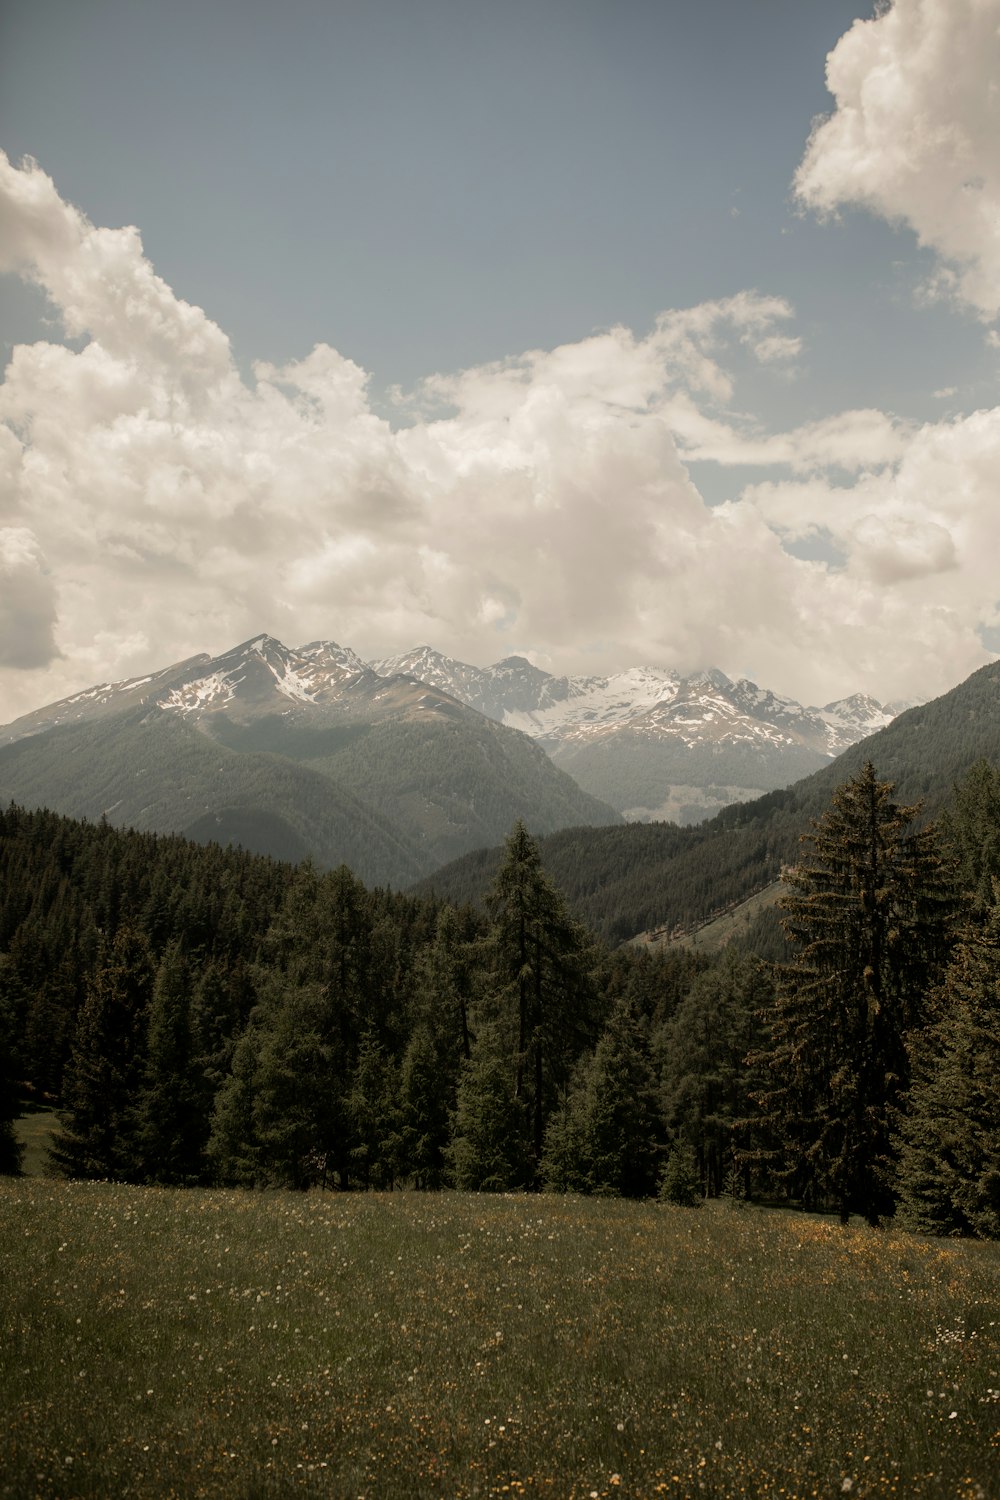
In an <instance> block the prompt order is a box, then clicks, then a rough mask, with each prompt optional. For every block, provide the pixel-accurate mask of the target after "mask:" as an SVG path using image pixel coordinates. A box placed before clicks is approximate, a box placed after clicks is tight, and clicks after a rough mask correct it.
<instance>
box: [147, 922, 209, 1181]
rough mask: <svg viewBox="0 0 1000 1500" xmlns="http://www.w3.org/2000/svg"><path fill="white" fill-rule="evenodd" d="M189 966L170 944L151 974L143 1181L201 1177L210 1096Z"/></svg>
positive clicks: (180, 952)
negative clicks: (199, 1060)
mask: <svg viewBox="0 0 1000 1500" xmlns="http://www.w3.org/2000/svg"><path fill="white" fill-rule="evenodd" d="M192 987H193V976H192V970H191V965H190V963H189V962H188V960H187V958H186V956H185V954H184V953H183V951H182V949H181V945H180V943H179V942H174V943H172V944H171V945H170V947H169V948H168V949H167V952H166V953H165V954H164V956H163V959H162V961H161V963H160V966H159V969H158V970H157V974H156V981H155V984H154V987H153V999H152V1005H151V1007H150V1013H149V1036H148V1042H147V1048H146V1069H145V1086H144V1088H143V1090H142V1093H141V1095H140V1098H139V1100H138V1104H137V1110H136V1114H137V1121H138V1146H139V1155H140V1161H141V1171H142V1177H143V1180H144V1181H146V1182H162V1183H168V1184H174V1185H177V1186H182V1185H188V1186H190V1185H192V1184H194V1183H196V1182H198V1181H200V1180H201V1176H202V1171H203V1165H204V1162H203V1156H204V1149H205V1145H206V1142H207V1139H208V1115H209V1109H210V1105H211V1096H210V1094H209V1091H208V1085H207V1083H206V1080H205V1078H204V1076H203V1075H202V1073H201V1072H200V1070H199V1069H198V1068H197V1067H196V1066H195V1062H194V1041H193V1037H192V1029H191V992H192Z"/></svg>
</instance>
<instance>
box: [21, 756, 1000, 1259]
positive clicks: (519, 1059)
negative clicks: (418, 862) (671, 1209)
mask: <svg viewBox="0 0 1000 1500" xmlns="http://www.w3.org/2000/svg"><path fill="white" fill-rule="evenodd" d="M803 847H804V850H805V852H804V854H803V857H802V859H801V860H800V861H799V863H798V864H797V865H796V866H795V867H794V868H793V869H792V870H791V871H789V873H788V875H787V878H786V881H785V894H784V896H783V898H782V908H783V913H784V917H785V922H786V925H787V927H788V931H789V935H790V939H791V947H790V949H789V950H788V953H787V954H786V955H785V956H784V957H783V959H782V961H780V962H778V963H777V964H774V963H763V962H761V960H760V959H759V958H758V957H756V956H754V955H753V954H752V953H746V952H744V953H742V954H736V953H733V952H728V953H725V954H723V955H722V957H721V958H716V959H715V960H712V961H710V960H709V959H708V958H707V957H706V956H704V955H699V954H696V953H692V952H686V951H684V950H677V951H674V952H671V953H669V954H667V955H663V956H657V955H650V954H649V953H648V952H640V951H637V950H634V949H631V948H619V949H617V950H614V951H611V950H608V949H606V948H604V947H602V946H601V945H600V944H599V943H598V942H597V941H596V940H595V939H594V938H593V937H591V936H590V935H589V934H588V932H587V931H586V930H585V929H584V928H583V927H581V926H580V925H579V924H578V923H577V922H576V920H575V919H574V918H573V917H572V916H571V915H570V912H569V910H568V907H567V905H566V903H565V901H564V899H563V897H562V895H561V894H560V892H559V890H558V888H557V887H556V885H555V884H554V883H553V882H552V880H551V878H550V876H549V875H548V873H547V872H546V871H545V870H544V869H543V867H542V863H541V859H540V855H539V850H538V846H537V844H536V843H535V841H534V840H533V839H532V838H531V836H530V835H529V833H528V832H527V830H526V829H525V828H524V826H523V824H520V823H518V824H517V825H515V828H514V829H513V831H512V833H511V835H510V836H509V838H508V840H507V842H506V845H505V848H504V853H503V859H502V861H501V863H500V866H499V869H498V870H497V872H496V875H495V877H494V880H493V883H492V886H491V889H490V892H489V895H488V898H487V901H486V910H485V912H482V913H480V912H477V911H475V910H474V909H472V908H469V907H466V908H456V907H454V906H450V905H445V904H443V903H440V902H435V901H433V900H431V899H428V898H418V897H414V896H404V895H398V894H393V893H391V892H388V891H385V890H369V889H367V888H366V887H365V886H364V885H363V884H362V883H361V882H360V881H359V880H358V879H357V878H356V877H355V876H354V875H353V874H352V873H351V872H350V871H349V870H348V869H347V868H346V867H344V866H342V867H340V868H338V869H336V870H334V871H331V872H327V873H323V872H320V871H318V870H317V869H316V868H315V867H313V866H312V865H310V864H308V863H307V864H303V865H299V866H292V865H288V864H279V863H276V862H274V861H271V860H268V859H262V858H259V857H255V856H250V855H246V854H242V853H234V852H232V851H223V850H221V849H219V848H217V847H209V848H207V849H206V848H201V847H199V846H197V845H194V844H190V843H186V842H184V841H183V840H180V839H176V838H167V839H163V838H157V837H154V836H152V835H143V834H136V833H128V832H123V831H120V830H116V829H112V828H110V827H108V826H107V825H105V824H98V825H92V824H87V823H75V822H71V821H70V820H67V819H63V818H59V817H56V816H54V815H53V814H50V813H31V812H24V811H22V810H19V809H17V808H15V807H11V808H9V809H8V811H7V812H5V813H4V814H3V815H2V818H0V877H2V892H3V897H2V905H0V1038H2V1039H3V1048H2V1055H0V1075H2V1076H0V1099H2V1100H3V1101H5V1104H4V1109H3V1111H2V1112H0V1166H2V1167H3V1168H4V1169H5V1170H16V1168H17V1165H18V1150H17V1145H16V1140H15V1137H14V1135H13V1132H12V1120H13V1117H14V1115H15V1114H16V1112H17V1110H18V1109H19V1108H32V1107H37V1106H38V1105H39V1104H41V1105H49V1106H56V1107H57V1108H58V1109H59V1113H60V1121H61V1125H60V1129H59V1131H58V1134H57V1136H56V1139H55V1145H54V1164H55V1166H56V1167H57V1168H58V1169H59V1170H61V1171H63V1172H65V1173H67V1174H69V1175H70V1176H80V1177H108V1178H112V1179H115V1180H120V1181H132V1182H162V1183H171V1184H176V1185H184V1184H196V1183H221V1184H223V1185H244V1186H250V1185H261V1184H267V1183H276V1184H281V1185H284V1186H288V1187H294V1188H301V1189H305V1188H308V1187H310V1186H324V1187H336V1188H338V1189H340V1190H346V1189H348V1188H358V1187H360V1188H382V1189H385V1188H392V1187H394V1186H397V1185H399V1186H402V1185H408V1186H411V1187H416V1188H423V1189H431V1188H438V1187H442V1186H446V1185H449V1184H452V1185H455V1186H457V1187H460V1188H466V1189H474V1190H478V1191H483V1190H508V1189H510V1190H513V1189H528V1188H536V1189H537V1188H541V1187H546V1188H549V1189H551V1190H556V1191H565V1190H573V1191H578V1192H584V1193H593V1192H600V1193H616V1194H622V1195H624V1196H632V1197H643V1196H650V1195H652V1194H655V1193H656V1192H657V1191H659V1192H660V1193H661V1194H662V1195H664V1196H666V1197H668V1198H671V1199H672V1200H673V1201H676V1202H692V1203H695V1202H697V1201H700V1198H701V1196H702V1195H704V1194H706V1193H707V1194H718V1193H720V1192H722V1191H726V1192H728V1193H730V1194H733V1195H736V1196H754V1197H760V1196H765V1197H769V1198H778V1199H790V1200H791V1201H796V1202H801V1203H806V1204H810V1205H812V1206H816V1207H824V1206H825V1207H831V1208H835V1209H837V1210H838V1211H839V1212H840V1214H841V1216H842V1217H847V1216H849V1215H850V1214H851V1213H861V1214H863V1215H865V1217H867V1218H869V1219H870V1220H871V1221H872V1222H875V1221H876V1220H877V1219H880V1218H882V1217H884V1216H885V1215H886V1214H888V1213H891V1212H892V1211H893V1210H894V1209H895V1208H896V1207H901V1208H902V1210H903V1212H904V1213H905V1214H906V1215H908V1218H909V1221H912V1222H913V1223H914V1224H916V1225H917V1226H918V1227H921V1228H925V1229H931V1230H934V1231H935V1232H942V1233H954V1232H960V1233H973V1234H990V1235H992V1234H996V1233H998V1232H1000V1191H998V1186H997V1185H998V1184H1000V1158H998V1157H997V1149H996V1141H997V1139H1000V1135H998V1127H1000V1117H998V1106H997V1103H996V1093H995V1074H996V1069H997V1068H998V1067H1000V1015H998V1012H997V1009H996V975H997V972H998V968H1000V963H998V949H1000V929H998V925H997V923H998V918H997V908H996V906H995V904H994V903H995V898H996V886H995V885H994V878H995V877H996V876H997V875H1000V772H998V771H996V770H995V769H994V768H993V767H992V766H990V765H989V764H988V763H987V762H980V763H979V764H978V765H977V766H976V767H975V768H974V769H973V771H972V772H971V773H970V775H969V776H968V777H967V778H965V779H964V781H963V782H962V784H961V786H960V787H959V789H958V793H957V795H956V798H955V800H954V803H953V806H952V807H951V808H950V809H949V811H948V813H947V817H946V820H945V824H944V830H943V832H941V833H939V832H937V831H936V830H934V829H932V828H928V827H926V826H924V825H923V824H921V822H920V821H919V820H918V819H917V817H916V809H915V807H913V806H907V805H905V804H901V803H900V802H898V801H897V800H896V799H895V796H894V793H893V788H892V787H891V785H890V784H888V783H886V782H884V781H881V780H880V779H879V778H878V776H877V774H876V772H875V770H874V768H873V767H872V766H871V765H870V764H866V765H865V766H863V767H862V768H861V770H860V771H859V772H858V774H857V775H856V776H854V777H852V778H851V779H850V780H849V781H848V782H846V783H845V784H843V785H841V786H840V787H838V788H837V789H836V790H835V792H834V795H833V797H832V799H831V802H830V805H829V806H828V807H827V808H826V809H825V810H824V811H823V812H822V814H821V816H820V818H819V820H818V821H817V822H816V823H815V825H814V827H813V830H812V832H811V834H810V836H809V838H808V840H807V841H806V844H805V845H804V846H803Z"/></svg>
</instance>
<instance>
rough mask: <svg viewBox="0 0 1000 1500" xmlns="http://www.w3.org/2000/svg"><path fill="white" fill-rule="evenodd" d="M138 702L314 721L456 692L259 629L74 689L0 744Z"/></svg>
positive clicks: (422, 702) (423, 705) (378, 713)
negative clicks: (213, 651)
mask: <svg viewBox="0 0 1000 1500" xmlns="http://www.w3.org/2000/svg"><path fill="white" fill-rule="evenodd" d="M143 705H145V706H147V707H149V708H151V709H152V708H158V709H164V710H167V711H168V712H171V713H176V714H179V715H181V716H184V717H187V718H192V719H208V718H210V717H211V716H213V715H224V716H225V717H227V718H228V719H231V720H234V721H235V722H238V723H245V722H247V721H250V720H253V719H259V718H262V717H266V716H268V715H280V716H282V717H288V716H296V717H305V718H309V719H313V720H319V719H323V718H330V717H335V718H342V717H344V716H348V717H351V718H364V719H380V718H386V717H389V716H391V715H394V714H400V713H403V712H406V711H409V712H412V713H419V712H421V711H425V712H426V711H436V712H444V713H447V712H449V711H450V710H451V709H452V708H453V706H454V699H453V695H451V694H444V693H442V692H441V691H440V690H435V689H433V688H431V687H429V686H428V685H426V684H423V683H417V682H414V681H413V680H412V679H411V678H396V679H385V678H383V677H381V676H380V675H379V674H378V673H377V672H375V671H373V670H372V668H371V667H370V666H368V665H367V664H366V663H365V662H363V661H362V660H361V658H360V657H359V656H357V655H356V654H355V653H354V652H353V651H352V650H350V648H349V647H346V646H339V645H337V643H336V642H335V641H312V642H310V643H309V645H307V646H300V647H298V648H297V649H292V648H290V647H288V646H285V645H283V644H282V642H281V641H278V640H275V638H274V637H273V636H269V635H258V636H254V637H253V638H252V639H251V640H249V641H243V642H242V643H241V644H240V645H239V646H234V647H233V648H232V649H231V650H230V651H226V652H224V653H223V654H222V655H221V656H215V657H212V656H209V655H207V654H201V655H199V656H193V657H190V658H189V659H188V660H187V661H183V662H177V663H175V665H173V666H171V667H165V668H164V669H163V670H162V671H159V672H155V673H152V674H151V675H149V676H147V677H133V678H129V679H127V680H126V681H124V682H112V683H102V684H100V685H99V686H97V687H93V688H88V689H87V690H86V691H85V692H82V693H74V694H73V695H72V697H69V698H63V699H61V700H60V701H59V702H58V703H53V704H51V705H49V706H48V707H47V708H41V709H38V710H36V711H35V712H34V713H31V714H26V715H24V716H23V717H22V718H20V719H16V720H15V721H14V723H12V724H8V725H7V726H6V727H5V728H3V729H0V744H2V743H9V742H11V741H14V740H18V739H23V738H24V737H25V736H26V735H31V734H38V733H40V732H41V731H43V730H46V729H52V728H55V727H57V726H59V725H68V724H74V723H85V722H88V721H90V720H93V719H97V718H103V717H106V716H108V715H111V714H115V713H120V712H122V711H124V710H125V709H129V708H137V707H140V706H143Z"/></svg>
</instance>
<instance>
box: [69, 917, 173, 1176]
mask: <svg viewBox="0 0 1000 1500" xmlns="http://www.w3.org/2000/svg"><path fill="white" fill-rule="evenodd" d="M152 988H153V966H152V961H151V959H150V955H149V948H148V946H147V944H146V941H145V938H144V937H143V936H142V934H141V933H139V932H137V931H135V929H133V928H131V927H127V926H126V927H122V928H121V929H120V930H119V932H118V934H117V936H116V937H115V940H114V942H113V943H112V944H111V945H110V946H108V945H107V944H106V945H105V948H104V953H103V955H102V958H101V959H100V961H99V962H98V965H97V968H96V969H95V971H94V973H93V974H92V976H91V979H90V983H89V985H88V987H87V994H86V998H85V1000H84V1003H83V1007H82V1009H81V1011H80V1015H79V1018H78V1021H77V1027H76V1035H75V1037H74V1041H73V1050H72V1053H71V1056H70V1062H69V1066H68V1070H67V1078H66V1083H65V1088H64V1104H65V1113H64V1115H63V1128H62V1131H61V1132H60V1134H59V1135H58V1136H57V1137H56V1140H55V1143H54V1145H53V1156H54V1157H55V1159H56V1161H57V1162H58V1163H59V1165H60V1166H61V1167H62V1169H63V1171H65V1172H66V1173H67V1175H69V1176H71V1177H110V1178H112V1179H115V1180H117V1181H134V1180H136V1179H137V1177H138V1176H139V1175H140V1172H141V1160H140V1148H139V1140H138V1119H137V1114H136V1101H137V1098H138V1096H139V1093H140V1090H141V1088H142V1084H143V1076H144V1068H145V1061H146V1027H147V1019H148V1013H149V1003H150V998H151V994H152Z"/></svg>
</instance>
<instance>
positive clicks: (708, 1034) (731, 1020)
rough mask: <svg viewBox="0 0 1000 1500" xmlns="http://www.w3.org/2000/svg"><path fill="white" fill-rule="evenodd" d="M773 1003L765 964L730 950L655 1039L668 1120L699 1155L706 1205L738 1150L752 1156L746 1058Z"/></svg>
mask: <svg viewBox="0 0 1000 1500" xmlns="http://www.w3.org/2000/svg"><path fill="white" fill-rule="evenodd" d="M770 996H771V985H770V982H769V980H768V978H767V976H766V973H765V971H764V970H763V967H762V965H761V964H760V963H758V962H757V961H756V960H755V959H746V958H740V957H739V956H738V955H737V954H735V953H733V952H732V951H727V952H726V953H725V954H724V955H723V956H722V958H721V959H720V960H719V962H718V963H717V964H716V965H715V966H714V968H712V969H709V970H708V971H707V972H706V973H703V974H700V975H699V976H698V977H697V978H696V979H695V980H694V983H693V984H692V985H691V988H690V990H689V991H688V994H687V995H686V996H685V998H684V999H683V1000H682V1001H681V1003H680V1005H679V1006H678V1008H677V1010H676V1011H675V1012H674V1015H673V1016H672V1017H671V1019H670V1020H669V1021H668V1022H667V1024H666V1025H665V1026H663V1027H662V1028H660V1030H659V1032H658V1033H657V1035H656V1038H655V1045H654V1053H655V1054H657V1055H658V1057H659V1059H660V1066H659V1072H660V1080H661V1086H662V1090H663V1103H664V1111H665V1114H666V1117H667V1121H668V1123H669V1125H670V1127H671V1129H672V1130H673V1131H674V1132H675V1133H677V1134H678V1135H680V1136H681V1137H683V1139H684V1141H685V1142H687V1143H688V1144H689V1145H690V1146H691V1147H692V1148H693V1149H694V1151H695V1153H696V1159H697V1162H698V1174H699V1180H700V1181H702V1182H703V1183H704V1194H705V1196H706V1197H709V1198H714V1197H716V1196H717V1195H718V1194H719V1193H721V1192H722V1190H723V1187H724V1185H725V1183H726V1181H727V1179H728V1178H729V1176H730V1173H731V1172H732V1170H733V1167H734V1161H735V1156H736V1153H737V1150H738V1149H739V1151H740V1154H741V1156H745V1153H746V1152H747V1149H748V1145H749V1141H748V1139H747V1132H746V1129H745V1127H744V1122H745V1121H746V1120H747V1117H748V1116H749V1115H750V1114H752V1112H753V1106H752V1100H751V1090H752V1088H753V1074H752V1073H751V1070H750V1068H749V1067H748V1066H747V1061H746V1059H747V1056H748V1054H749V1053H750V1052H752V1051H753V1050H754V1048H755V1047H757V1046H759V1045H760V1042H761V1040H762V1036H761V1024H760V1020H759V1013H760V1011H761V1009H762V1008H763V1007H764V1005H765V1004H766V1002H767V1001H768V999H769V998H770Z"/></svg>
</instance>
